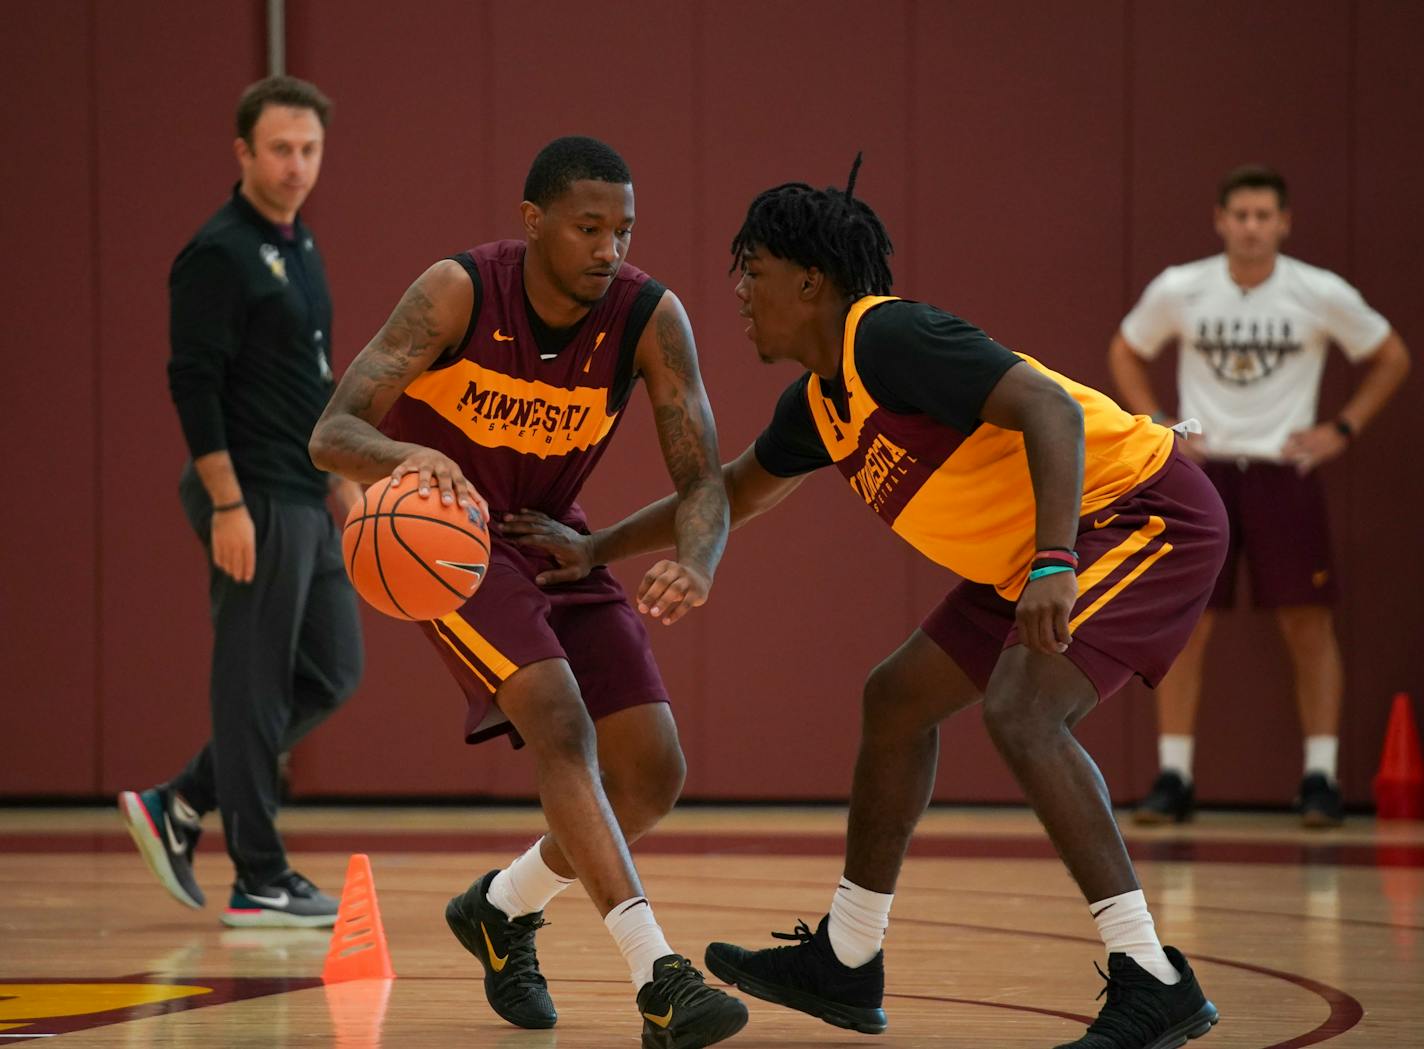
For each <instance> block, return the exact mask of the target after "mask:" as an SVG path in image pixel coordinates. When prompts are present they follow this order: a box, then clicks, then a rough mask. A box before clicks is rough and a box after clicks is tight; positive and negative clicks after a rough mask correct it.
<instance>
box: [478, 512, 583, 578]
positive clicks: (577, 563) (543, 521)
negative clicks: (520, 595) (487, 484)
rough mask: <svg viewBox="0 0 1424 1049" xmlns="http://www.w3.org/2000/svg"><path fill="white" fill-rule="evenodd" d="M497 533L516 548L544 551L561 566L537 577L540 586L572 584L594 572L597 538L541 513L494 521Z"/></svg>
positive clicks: (507, 517) (523, 514)
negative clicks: (594, 539) (594, 542)
mask: <svg viewBox="0 0 1424 1049" xmlns="http://www.w3.org/2000/svg"><path fill="white" fill-rule="evenodd" d="M494 530H495V532H496V534H498V535H500V536H503V537H504V538H505V539H508V540H509V541H510V542H512V543H514V544H515V545H516V546H526V547H531V548H533V549H535V550H542V551H544V553H546V554H548V555H549V556H550V557H552V558H553V559H554V560H555V561H557V562H558V563H559V567H558V568H553V569H550V570H549V571H547V572H540V573H539V574H538V575H537V576H535V577H534V582H535V583H536V584H538V585H539V586H557V585H558V584H559V583H572V582H575V581H576V580H579V579H582V578H583V577H584V576H586V575H588V574H589V573H590V572H592V571H593V537H592V536H588V535H584V534H583V533H582V532H576V531H574V530H573V529H572V528H570V527H569V526H568V525H566V524H564V523H563V522H562V521H555V520H554V519H553V518H552V517H550V516H549V515H548V514H545V513H541V512H539V511H538V510H520V511H519V512H517V513H509V514H502V515H501V517H500V519H499V520H498V521H495V522H494Z"/></svg>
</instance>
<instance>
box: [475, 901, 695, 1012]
mask: <svg viewBox="0 0 1424 1049" xmlns="http://www.w3.org/2000/svg"><path fill="white" fill-rule="evenodd" d="M480 932H482V933H484V935H485V950H487V951H489V956H490V967H491V968H492V969H494V971H495V972H497V973H501V972H504V965H505V963H506V962H507V961H509V955H507V954H506V955H505V956H504V957H503V958H501V957H500V956H499V955H498V954H496V953H495V952H494V944H492V943H490V938H489V930H488V929H486V928H485V923H484V922H480ZM668 1015H669V1016H671V1015H672V1014H671V1013H669V1014H668Z"/></svg>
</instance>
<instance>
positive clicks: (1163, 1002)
mask: <svg viewBox="0 0 1424 1049" xmlns="http://www.w3.org/2000/svg"><path fill="white" fill-rule="evenodd" d="M1162 950H1164V951H1166V952H1167V960H1168V961H1169V962H1171V963H1172V967H1173V968H1175V969H1176V970H1177V972H1179V973H1181V974H1182V982H1181V983H1178V984H1173V985H1172V986H1171V987H1168V986H1167V985H1166V984H1165V983H1163V982H1162V981H1161V980H1159V979H1157V977H1155V976H1153V975H1152V974H1151V973H1150V972H1148V971H1147V970H1146V969H1143V968H1142V967H1141V966H1140V965H1138V964H1137V962H1135V961H1133V959H1132V958H1131V957H1130V956H1129V955H1126V954H1120V953H1113V954H1110V955H1108V972H1107V975H1106V976H1103V971H1102V969H1098V975H1099V976H1103V979H1104V980H1106V981H1107V986H1105V987H1104V988H1103V989H1102V991H1100V992H1099V993H1098V997H1099V998H1101V997H1102V996H1103V995H1104V994H1106V995H1107V996H1108V1000H1107V1004H1106V1005H1104V1006H1103V1009H1102V1012H1100V1013H1098V1018H1097V1019H1096V1020H1094V1021H1093V1023H1092V1026H1091V1027H1089V1028H1088V1030H1087V1031H1086V1032H1085V1033H1084V1035H1083V1037H1082V1038H1079V1039H1078V1040H1077V1041H1076V1042H1064V1043H1063V1044H1062V1045H1060V1046H1058V1049H1177V1047H1178V1046H1183V1045H1186V1044H1187V1040H1188V1039H1190V1038H1200V1037H1201V1036H1202V1035H1204V1034H1206V1033H1207V1032H1208V1031H1210V1030H1211V1028H1212V1025H1213V1024H1214V1023H1216V1021H1217V1019H1218V1017H1217V1012H1216V1006H1214V1005H1212V1004H1211V1002H1209V1001H1207V1000H1206V997H1205V996H1204V995H1203V994H1202V991H1201V987H1200V985H1198V983H1197V977H1196V974H1195V973H1193V972H1192V967H1191V966H1190V965H1188V964H1187V960H1186V959H1185V958H1183V957H1182V952H1181V951H1179V950H1177V948H1175V947H1163V948H1162ZM1093 965H1094V966H1095V967H1096V966H1097V962H1094V963H1093Z"/></svg>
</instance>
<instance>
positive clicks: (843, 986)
mask: <svg viewBox="0 0 1424 1049" xmlns="http://www.w3.org/2000/svg"><path fill="white" fill-rule="evenodd" d="M829 924H830V915H826V917H824V918H822V919H821V924H820V925H818V926H816V931H815V932H814V933H813V932H812V931H811V929H810V927H809V926H808V925H807V924H806V923H805V922H797V923H796V931H795V932H774V933H772V934H771V935H772V936H774V937H776V938H777V939H778V940H796V941H797V942H796V944H795V945H794V946H791V947H767V948H766V949H764V950H760V951H749V950H747V949H746V948H744V947H737V946H735V945H733V944H730V943H713V944H709V945H708V947H707V968H709V969H711V970H712V972H713V973H714V974H716V975H717V976H718V977H719V978H720V979H723V980H726V981H727V982H728V983H730V984H732V985H734V986H735V987H737V988H738V989H739V990H742V991H746V992H747V994H750V995H753V996H754V997H757V998H760V999H762V1000H763V1001H767V1002H775V1003H776V1004H777V1005H785V1006H788V1007H789V1008H792V1009H799V1010H801V1011H802V1012H803V1013H810V1014H811V1015H812V1016H814V1017H817V1018H818V1019H821V1020H825V1021H826V1023H828V1024H833V1025H835V1026H836V1027H846V1028H849V1029H850V1030H852V1031H859V1032H861V1033H862V1034H880V1033H881V1032H882V1031H884V1030H885V1023H886V1021H885V1010H884V1009H882V1008H881V1003H882V1002H883V1001H884V998H885V952H884V951H880V952H879V953H878V954H876V955H875V957H874V958H872V959H870V961H868V962H866V963H865V964H864V965H859V966H856V967H855V968H854V969H852V968H850V967H848V966H845V965H842V964H841V960H840V959H839V958H837V957H836V952H835V949H834V948H833V947H832V946H831V937H830V934H829V933H828V932H827V926H828V925H829Z"/></svg>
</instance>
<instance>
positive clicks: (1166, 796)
mask: <svg viewBox="0 0 1424 1049" xmlns="http://www.w3.org/2000/svg"><path fill="white" fill-rule="evenodd" d="M1195 811H1196V790H1195V788H1193V786H1192V785H1191V784H1190V783H1188V782H1186V781H1185V780H1184V779H1182V775H1181V773H1179V772H1177V771H1176V770H1175V769H1163V770H1162V774H1161V775H1159V776H1158V777H1157V778H1156V779H1155V780H1154V781H1153V782H1152V789H1151V790H1150V791H1149V792H1148V794H1147V797H1145V798H1143V799H1142V803H1141V804H1140V805H1138V806H1137V808H1135V809H1133V810H1132V819H1133V821H1134V822H1136V823H1186V822H1187V821H1188V820H1190V819H1191V818H1192V814H1193V813H1194V812H1195Z"/></svg>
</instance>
